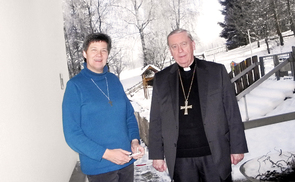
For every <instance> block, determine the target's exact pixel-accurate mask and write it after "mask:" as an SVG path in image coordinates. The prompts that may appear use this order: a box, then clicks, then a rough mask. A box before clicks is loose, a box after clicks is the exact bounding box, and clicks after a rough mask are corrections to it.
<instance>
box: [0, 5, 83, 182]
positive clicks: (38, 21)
mask: <svg viewBox="0 0 295 182" xmlns="http://www.w3.org/2000/svg"><path fill="white" fill-rule="evenodd" d="M60 73H61V74H62V75H63V77H64V84H66V81H67V80H68V71H67V66H66V55H65V43H64V36H63V17H62V0H0V181H1V182H67V181H69V179H70V175H71V173H72V170H73V168H74V166H75V163H76V161H77V155H76V154H75V153H74V152H73V151H72V150H71V149H70V148H69V147H68V146H67V145H66V143H65V141H64V137H63V131H62V119H61V102H62V97H63V93H64V90H62V89H61V86H60V80H59V74H60Z"/></svg>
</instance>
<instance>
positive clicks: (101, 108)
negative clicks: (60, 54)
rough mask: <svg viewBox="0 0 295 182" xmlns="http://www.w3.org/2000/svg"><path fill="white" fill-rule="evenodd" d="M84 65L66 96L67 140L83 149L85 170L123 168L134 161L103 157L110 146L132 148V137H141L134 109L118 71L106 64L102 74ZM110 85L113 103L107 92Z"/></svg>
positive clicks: (64, 118)
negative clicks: (113, 160) (109, 68)
mask: <svg viewBox="0 0 295 182" xmlns="http://www.w3.org/2000/svg"><path fill="white" fill-rule="evenodd" d="M84 67H85V68H84V69H83V70H82V71H81V72H80V73H79V74H78V75H76V76H75V77H73V78H72V79H70V80H69V81H68V83H67V87H66V91H65V94H64V98H63V104H62V112H63V129H64V135H65V139H66V142H67V143H68V145H69V146H70V147H71V148H72V149H73V150H74V151H76V152H78V153H79V157H80V162H81V169H82V172H83V173H85V174H87V175H96V174H101V173H106V172H110V171H115V170H119V169H121V168H124V167H126V166H128V165H130V164H132V163H133V162H134V160H131V161H130V162H129V163H127V164H124V165H117V164H114V163H112V162H110V161H108V160H105V159H103V158H102V156H103V154H104V152H105V150H106V149H118V148H121V149H123V150H127V151H130V152H131V141H132V140H133V139H139V130H138V125H137V121H136V118H135V116H134V110H133V107H132V105H131V104H130V102H129V100H128V98H127V96H126V94H125V92H124V89H123V87H122V85H121V83H120V81H119V79H118V78H117V76H115V75H114V74H112V73H110V72H108V68H107V67H106V66H105V67H104V72H103V73H102V74H97V73H94V72H92V71H90V70H89V69H87V67H86V64H85V65H84ZM91 78H92V79H93V80H94V81H95V83H96V84H97V85H98V86H99V87H100V88H101V89H102V91H103V92H104V93H105V94H106V95H107V86H106V79H105V78H107V82H108V87H109V97H110V99H111V101H112V103H113V106H111V105H110V104H109V102H108V99H107V98H106V96H105V95H103V93H102V92H101V91H100V90H99V89H98V88H97V87H96V85H95V84H94V83H93V82H92V81H91Z"/></svg>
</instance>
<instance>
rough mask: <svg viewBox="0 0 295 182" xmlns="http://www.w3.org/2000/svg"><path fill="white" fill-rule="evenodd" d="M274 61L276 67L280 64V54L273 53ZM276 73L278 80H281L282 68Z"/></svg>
mask: <svg viewBox="0 0 295 182" xmlns="http://www.w3.org/2000/svg"><path fill="white" fill-rule="evenodd" d="M273 63H274V66H275V67H276V66H277V65H279V64H280V62H279V58H278V55H273ZM275 75H276V77H277V80H280V70H279V71H277V72H276V73H275Z"/></svg>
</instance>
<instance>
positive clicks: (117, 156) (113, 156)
mask: <svg viewBox="0 0 295 182" xmlns="http://www.w3.org/2000/svg"><path fill="white" fill-rule="evenodd" d="M129 154H130V152H128V151H126V150H122V149H113V150H110V149H106V151H105V152H104V154H103V156H102V158H104V159H106V160H109V161H111V162H113V163H115V164H118V165H123V164H126V163H127V162H129V161H130V160H131V158H130V157H129Z"/></svg>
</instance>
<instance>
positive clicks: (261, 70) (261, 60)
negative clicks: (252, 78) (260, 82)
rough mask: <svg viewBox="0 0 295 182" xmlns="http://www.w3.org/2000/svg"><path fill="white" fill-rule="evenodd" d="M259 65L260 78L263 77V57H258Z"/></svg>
mask: <svg viewBox="0 0 295 182" xmlns="http://www.w3.org/2000/svg"><path fill="white" fill-rule="evenodd" d="M259 64H260V73H261V77H263V76H264V75H265V71H264V70H265V68H264V60H263V57H259Z"/></svg>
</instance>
